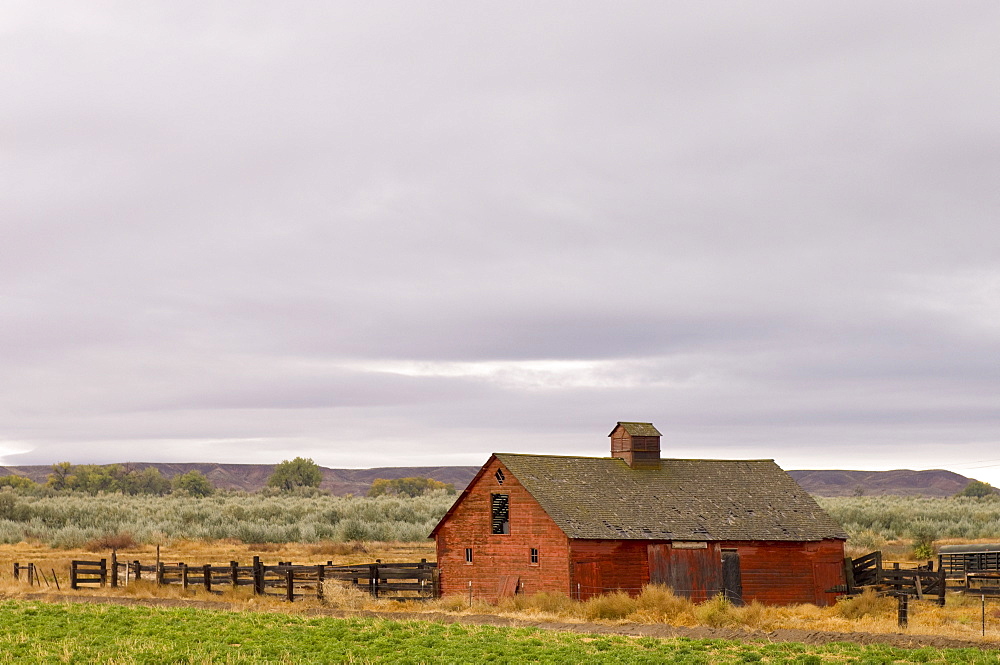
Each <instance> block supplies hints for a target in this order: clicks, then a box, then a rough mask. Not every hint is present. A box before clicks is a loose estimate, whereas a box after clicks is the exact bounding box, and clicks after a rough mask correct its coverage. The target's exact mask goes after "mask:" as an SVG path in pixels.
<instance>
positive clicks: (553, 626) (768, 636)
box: [19, 593, 1000, 650]
mask: <svg viewBox="0 0 1000 665" xmlns="http://www.w3.org/2000/svg"><path fill="white" fill-rule="evenodd" d="M19 598H20V599H23V600H38V601H43V602H50V603H94V604H111V605H132V606H143V607H193V608H198V609H207V610H224V611H229V610H232V606H231V605H229V604H228V603H223V602H212V601H205V600H176V599H170V598H129V597H118V596H70V595H66V594H48V593H35V594H27V595H25V596H19ZM303 614H306V615H309V616H330V617H337V618H346V617H373V618H380V619H391V620H394V621H434V622H438V623H461V624H472V625H486V626H509V627H516V628H539V629H542V630H554V631H564V632H574V633H596V634H601V635H631V636H634V637H657V638H671V637H687V638H691V639H715V640H735V641H740V642H746V641H751V640H752V641H763V642H801V643H803V644H828V643H830V642H850V643H853V644H886V645H889V646H894V647H902V648H908V649H916V648H920V647H936V648H948V649H962V648H973V649H988V650H1000V642H987V641H977V640H962V639H956V638H952V637H944V636H940V635H910V634H904V633H835V632H829V631H819V630H796V629H791V628H782V629H778V630H772V631H746V630H742V629H737V628H709V627H707V626H698V627H686V626H669V625H666V624H638V623H626V624H602V623H570V622H561V621H530V620H524V619H511V618H508V617H501V616H495V615H491V614H445V613H442V612H372V611H367V610H364V611H349V610H334V609H329V610H327V609H314V608H311V609H309V610H306V611H305V612H304V613H303Z"/></svg>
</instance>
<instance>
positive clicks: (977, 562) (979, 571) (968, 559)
mask: <svg viewBox="0 0 1000 665" xmlns="http://www.w3.org/2000/svg"><path fill="white" fill-rule="evenodd" d="M938 567H939V568H940V569H941V570H942V572H944V574H945V577H946V579H947V584H948V589H950V590H952V591H961V592H963V593H967V594H972V595H977V596H991V597H1000V552H985V551H984V552H947V553H945V552H942V553H941V554H939V555H938Z"/></svg>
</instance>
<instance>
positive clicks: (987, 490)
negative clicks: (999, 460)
mask: <svg viewBox="0 0 1000 665" xmlns="http://www.w3.org/2000/svg"><path fill="white" fill-rule="evenodd" d="M995 493H996V490H995V489H993V486H992V485H990V484H989V483H984V482H983V481H981V480H973V481H971V482H970V483H969V484H968V485H966V486H965V488H964V489H963V490H962V491H961V492H959V493H958V494H956V495H955V496H971V497H973V498H976V499H981V498H983V497H985V496H990V495H992V494H995Z"/></svg>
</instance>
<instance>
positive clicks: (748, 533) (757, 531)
mask: <svg viewBox="0 0 1000 665" xmlns="http://www.w3.org/2000/svg"><path fill="white" fill-rule="evenodd" d="M495 456H496V458H497V459H498V460H499V461H500V463H501V464H503V465H504V467H506V468H507V470H508V471H510V472H511V473H512V474H513V475H514V476H515V477H516V478H517V480H518V481H519V482H520V483H521V484H522V485H523V486H524V488H525V489H526V490H527V491H528V492H529V493H530V494H531V495H532V496H533V497H534V498H535V500H536V501H538V503H539V504H541V506H542V508H543V509H544V510H545V512H546V513H547V514H548V515H549V517H551V518H552V519H553V520H554V521H555V523H556V524H557V525H558V526H559V528H560V529H562V530H563V531H564V532H565V533H566V535H567V536H569V537H570V538H588V539H589V538H594V539H601V540H607V539H610V540H697V541H706V540H777V541H812V540H823V539H826V538H847V534H846V533H844V530H843V529H842V528H841V527H840V525H839V524H837V523H836V522H835V521H834V520H833V518H831V517H830V516H829V515H828V514H827V513H826V512H825V511H824V510H823V509H822V508H820V507H819V505H818V504H817V503H816V501H815V500H813V498H812V497H811V496H809V494H807V493H806V491H805V490H803V489H802V488H801V487H799V485H798V484H797V483H796V482H795V481H794V480H792V478H791V476H789V475H788V474H787V473H785V472H784V471H782V470H781V468H780V467H779V466H778V465H777V464H775V463H774V461H773V460H691V459H665V460H662V462H661V465H660V468H659V469H633V468H630V467H629V466H628V465H627V464H626V463H625V462H624V461H622V460H620V459H617V458H613V457H564V456H554V455H519V454H512V453H496V455H495Z"/></svg>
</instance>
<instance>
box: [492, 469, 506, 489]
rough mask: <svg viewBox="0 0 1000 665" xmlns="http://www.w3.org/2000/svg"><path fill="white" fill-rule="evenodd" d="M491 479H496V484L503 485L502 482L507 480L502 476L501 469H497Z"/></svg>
mask: <svg viewBox="0 0 1000 665" xmlns="http://www.w3.org/2000/svg"><path fill="white" fill-rule="evenodd" d="M493 477H494V478H496V479H497V483H499V484H500V485H503V481H504V480H506V479H507V478H506V477H505V476H504V475H503V469H497V472H496V473H494V474H493Z"/></svg>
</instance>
